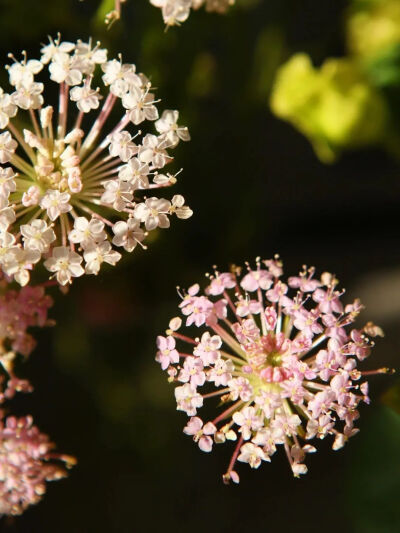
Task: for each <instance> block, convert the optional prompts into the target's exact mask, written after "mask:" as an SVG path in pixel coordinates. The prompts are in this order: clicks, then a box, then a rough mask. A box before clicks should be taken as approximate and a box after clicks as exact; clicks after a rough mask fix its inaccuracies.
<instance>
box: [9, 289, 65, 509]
mask: <svg viewBox="0 0 400 533" xmlns="http://www.w3.org/2000/svg"><path fill="white" fill-rule="evenodd" d="M51 305H52V299H51V298H50V297H49V296H48V295H46V293H45V288H44V286H36V287H31V286H28V287H23V288H20V289H17V290H12V289H9V287H8V284H7V282H6V281H5V280H4V279H2V280H1V281H0V368H1V371H0V407H1V409H0V515H1V514H6V515H18V514H21V513H22V512H23V511H24V510H25V509H26V508H27V507H28V506H30V505H32V504H36V503H38V502H39V501H40V499H41V498H42V496H43V495H44V493H45V492H46V482H47V481H53V480H57V479H60V478H62V477H64V476H65V475H66V469H68V468H70V467H72V466H73V465H74V464H75V459H74V458H73V457H71V456H69V455H64V454H59V453H55V452H54V451H53V448H54V444H53V443H52V442H51V441H50V440H49V438H48V437H47V435H45V434H43V433H40V431H39V429H38V428H37V427H36V426H34V425H33V419H32V417H31V416H25V417H19V418H16V417H14V416H8V417H6V413H5V409H4V402H5V401H6V400H9V399H11V398H12V397H14V396H15V394H16V393H17V392H31V391H32V390H33V389H32V386H31V385H30V383H29V382H28V381H27V380H25V379H20V378H19V377H17V376H16V374H15V371H14V366H15V363H16V360H17V358H18V356H19V355H22V356H24V357H25V358H26V357H28V356H29V355H30V353H31V352H32V350H33V348H34V346H35V341H34V338H33V337H32V335H31V333H29V332H28V331H27V330H28V328H31V327H35V326H36V327H38V326H39V327H43V326H45V325H49V324H51V321H49V319H48V317H47V313H48V309H49V308H50V307H51Z"/></svg>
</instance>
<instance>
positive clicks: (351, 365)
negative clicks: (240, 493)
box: [156, 256, 388, 483]
mask: <svg viewBox="0 0 400 533" xmlns="http://www.w3.org/2000/svg"><path fill="white" fill-rule="evenodd" d="M314 271H315V269H314V268H306V267H303V270H302V271H301V272H300V273H299V275H298V276H296V277H290V278H289V279H288V280H287V282H286V283H285V282H284V281H282V280H281V276H282V273H283V271H282V263H281V261H280V260H279V258H278V257H277V256H276V257H275V258H274V259H271V260H267V261H261V260H259V259H257V261H256V265H255V268H252V267H251V266H250V265H247V268H246V270H245V271H244V272H242V270H241V269H240V268H236V267H235V268H233V269H232V270H231V271H230V272H223V273H221V272H218V271H215V273H214V274H213V275H211V276H209V279H210V283H209V285H208V286H207V287H206V289H205V291H204V293H201V292H200V288H199V285H197V284H196V285H193V286H192V287H191V288H190V289H189V290H188V292H187V294H186V295H185V296H182V302H181V304H180V306H179V307H180V308H181V312H182V314H183V316H184V317H185V318H186V326H187V327H191V328H193V327H196V328H199V335H198V336H196V335H194V336H192V335H190V331H191V330H189V334H186V333H182V332H181V330H180V328H181V325H182V320H181V318H179V317H176V318H174V319H172V320H171V322H170V328H169V330H167V332H166V334H167V336H166V337H164V336H159V337H158V339H157V346H158V352H157V356H156V360H157V361H158V362H159V363H160V364H161V368H162V369H163V370H165V371H167V372H168V375H169V380H170V381H172V382H176V383H177V384H179V386H177V387H176V389H175V398H176V401H177V409H178V410H180V411H184V412H185V413H186V414H187V415H188V416H189V417H190V419H189V421H188V423H187V425H186V427H185V428H184V433H186V434H187V435H190V436H192V437H193V440H194V441H195V442H197V443H198V445H199V447H200V449H201V450H202V451H204V452H210V451H211V450H212V447H213V446H214V444H220V443H224V442H229V441H231V442H235V444H234V450H233V454H232V458H231V461H230V463H229V466H228V469H227V471H226V473H225V474H224V476H223V479H224V481H225V482H226V483H227V482H229V481H230V480H232V481H234V482H235V483H238V482H239V475H238V474H237V472H236V471H235V469H234V467H235V463H236V461H240V462H243V463H248V464H249V465H250V466H251V467H252V468H258V467H259V466H260V464H261V462H262V461H270V460H271V456H272V455H273V454H274V453H275V451H276V449H277V447H278V446H282V447H283V449H284V450H285V453H286V456H287V459H288V461H289V464H290V467H291V469H292V472H293V474H294V475H295V476H299V475H300V474H304V473H306V472H307V467H306V465H305V464H304V458H305V456H306V454H307V453H311V452H315V451H316V448H315V447H314V446H313V445H311V444H309V441H310V440H312V439H315V438H319V439H324V438H325V437H326V436H328V435H330V436H332V437H333V445H332V447H333V449H334V450H338V449H339V448H341V447H342V446H343V445H344V444H345V442H346V441H347V440H348V439H349V437H351V436H353V435H354V434H355V433H357V431H358V430H357V429H356V428H355V427H354V422H355V420H357V418H358V417H359V413H358V410H357V406H358V404H359V403H360V401H364V402H366V403H369V398H368V383H367V382H366V381H365V380H364V379H363V378H364V376H366V375H369V374H374V373H385V372H387V371H388V369H386V368H382V369H379V370H377V371H366V372H362V371H360V370H358V369H357V364H358V362H359V361H362V360H364V359H365V358H366V357H367V356H368V355H369V353H370V349H371V346H372V344H373V343H372V342H371V341H370V340H369V338H368V336H367V335H369V336H376V335H383V333H382V331H381V330H380V328H378V327H377V326H375V325H374V324H372V323H371V322H369V323H368V324H367V325H366V326H365V327H364V328H362V329H350V330H349V326H350V325H351V324H352V323H353V322H354V321H355V319H356V317H357V316H358V314H359V313H360V311H361V309H362V306H361V304H360V302H359V300H355V301H354V302H353V303H351V304H348V305H346V306H343V304H342V303H341V301H340V298H341V296H342V294H343V292H344V291H339V290H338V289H337V285H338V281H337V279H336V278H335V276H334V275H332V274H329V273H327V272H325V273H324V274H322V276H321V278H319V279H318V278H314ZM203 388H204V392H200V391H201V389H203ZM209 399H210V401H215V400H217V402H218V405H219V407H221V412H220V413H219V414H217V415H216V416H215V417H214V418H212V419H211V420H204V419H203V418H200V416H199V415H198V409H199V408H201V407H202V406H203V403H204V401H205V400H209Z"/></svg>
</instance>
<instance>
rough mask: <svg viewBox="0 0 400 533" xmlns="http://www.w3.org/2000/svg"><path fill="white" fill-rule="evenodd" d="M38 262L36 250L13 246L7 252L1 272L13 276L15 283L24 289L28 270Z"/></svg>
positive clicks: (28, 276)
mask: <svg viewBox="0 0 400 533" xmlns="http://www.w3.org/2000/svg"><path fill="white" fill-rule="evenodd" d="M39 260H40V252H39V251H38V250H24V249H22V248H18V247H16V246H15V247H14V248H11V249H10V250H9V253H8V254H7V257H6V260H5V262H4V263H3V270H4V272H5V273H6V274H7V275H9V276H14V279H15V281H17V282H18V283H19V284H20V285H21V286H22V287H24V286H25V285H26V284H27V283H28V282H29V279H30V275H29V270H31V269H32V265H33V264H35V263H37V262H38V261H39Z"/></svg>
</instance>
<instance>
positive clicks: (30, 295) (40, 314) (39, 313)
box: [0, 280, 53, 403]
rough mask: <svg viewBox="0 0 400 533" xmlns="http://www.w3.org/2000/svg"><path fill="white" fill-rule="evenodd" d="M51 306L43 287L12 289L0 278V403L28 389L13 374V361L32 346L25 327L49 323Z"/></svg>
mask: <svg viewBox="0 0 400 533" xmlns="http://www.w3.org/2000/svg"><path fill="white" fill-rule="evenodd" d="M52 305H53V300H52V298H51V297H50V296H49V295H47V294H46V293H45V288H44V287H43V286H35V287H31V286H28V287H22V288H20V289H17V290H13V289H10V288H9V287H8V284H7V282H6V281H5V280H2V281H0V368H1V369H2V372H1V373H0V385H1V390H0V403H1V402H3V401H4V400H5V399H10V398H12V397H13V396H14V395H15V393H16V392H31V391H32V387H31V385H30V383H29V382H28V381H27V380H25V379H19V378H18V377H17V376H16V375H15V374H14V363H15V360H16V358H17V355H18V354H21V355H23V356H24V357H28V356H29V355H30V353H31V352H32V350H33V349H34V347H35V346H36V341H35V339H34V338H33V336H32V335H31V333H30V332H28V329H30V328H32V327H44V326H47V325H51V324H52V323H53V322H52V321H51V320H49V319H48V310H49V308H50V307H51V306H52Z"/></svg>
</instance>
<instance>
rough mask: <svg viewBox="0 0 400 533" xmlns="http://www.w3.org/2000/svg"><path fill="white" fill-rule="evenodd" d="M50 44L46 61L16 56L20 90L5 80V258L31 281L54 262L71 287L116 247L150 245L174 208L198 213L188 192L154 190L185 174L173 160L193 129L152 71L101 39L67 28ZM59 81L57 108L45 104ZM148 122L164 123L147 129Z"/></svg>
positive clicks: (0, 172) (0, 105)
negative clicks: (168, 195)
mask: <svg viewBox="0 0 400 533" xmlns="http://www.w3.org/2000/svg"><path fill="white" fill-rule="evenodd" d="M41 52H42V56H41V58H40V60H35V59H30V60H28V58H27V57H26V54H25V52H24V53H23V54H22V60H21V61H18V60H17V59H15V58H14V57H13V56H12V55H10V57H11V58H12V59H13V61H14V63H13V64H12V65H10V66H7V67H6V68H7V69H8V74H9V80H10V84H11V86H12V90H11V91H10V92H9V93H6V92H5V91H4V90H3V89H1V88H0V267H1V269H2V270H3V272H4V273H5V274H6V275H8V276H9V277H10V278H14V279H15V280H16V281H17V282H18V283H19V284H20V285H26V284H27V283H28V282H29V279H30V271H31V270H32V268H33V266H34V265H36V264H38V263H39V262H41V261H43V263H44V266H45V267H46V269H47V270H48V271H49V272H51V273H52V275H53V276H54V277H56V279H57V281H58V282H59V283H60V284H61V285H66V284H67V283H71V281H72V278H74V277H79V276H81V275H83V274H84V273H86V274H98V272H99V270H100V268H101V265H102V264H103V263H108V264H110V265H115V264H116V263H117V261H119V259H120V257H121V254H120V252H118V251H117V250H116V249H115V248H119V249H120V248H124V249H125V250H126V251H128V252H131V251H132V250H134V249H135V247H136V246H137V245H138V244H139V245H141V246H142V247H143V248H145V246H144V245H143V244H142V241H143V240H144V239H145V237H146V235H147V233H148V232H149V231H152V230H154V229H156V228H158V227H159V228H168V227H169V225H170V220H169V217H170V215H172V214H175V215H176V216H177V217H178V218H182V219H185V218H189V217H190V216H191V215H192V211H191V210H190V208H189V207H187V206H186V205H185V201H184V198H183V197H182V196H181V195H175V196H173V198H172V199H171V200H168V199H165V198H159V197H156V196H155V189H163V188H166V187H169V186H171V185H173V184H175V183H176V181H177V180H176V175H172V174H170V173H164V172H163V171H162V169H163V168H164V167H165V166H166V165H167V164H168V163H170V162H171V161H172V159H173V158H172V157H171V155H170V153H169V151H170V150H171V149H173V148H175V147H176V146H177V144H178V143H179V142H180V141H181V140H182V141H188V140H190V136H189V132H188V130H187V128H185V127H182V126H179V125H178V118H179V113H178V111H171V110H166V111H164V112H163V113H162V115H161V118H159V112H158V109H157V103H158V100H155V97H154V94H153V93H152V91H151V83H150V81H149V80H148V79H147V78H146V76H144V75H143V74H141V73H137V72H136V67H135V65H133V64H125V63H122V59H121V57H119V58H118V59H111V60H108V59H107V50H105V49H102V48H100V45H99V43H97V44H96V45H95V46H92V43H91V42H90V41H89V42H88V43H84V42H82V41H80V40H78V41H77V42H76V43H71V42H61V39H60V37H58V38H57V39H56V40H54V41H53V40H52V39H50V42H49V44H47V45H46V46H43V48H42V50H41ZM46 65H47V69H46V68H45V67H46ZM46 70H47V71H48V74H47V76H46V74H45V71H46ZM99 71H100V76H99V75H98V72H99ZM38 76H40V78H39V79H41V80H42V81H39V80H38ZM94 79H96V82H97V81H99V82H100V80H101V82H102V83H101V85H102V87H101V88H99V87H94V86H93V83H94ZM52 83H55V84H57V85H58V86H59V103H58V109H57V110H55V109H54V108H53V106H52V105H46V103H45V96H44V92H45V87H46V89H47V85H51V84H52ZM49 89H51V88H50V87H49ZM69 108H70V111H68V109H69ZM92 116H93V118H91V117H92ZM149 122H154V125H155V130H156V131H155V132H154V133H150V132H147V131H142V129H144V128H146V124H148V123H149ZM139 125H140V129H138V126H139ZM132 129H133V131H132ZM2 130H3V131H2Z"/></svg>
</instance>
